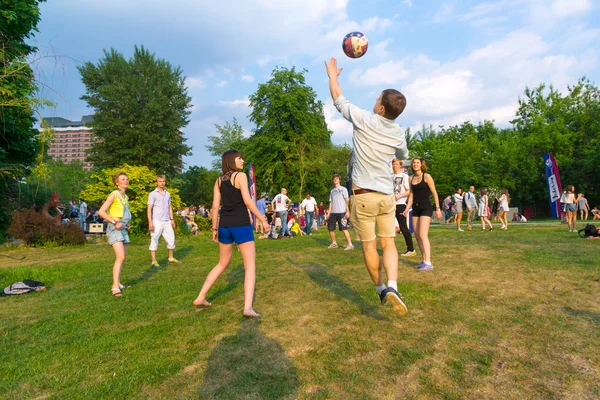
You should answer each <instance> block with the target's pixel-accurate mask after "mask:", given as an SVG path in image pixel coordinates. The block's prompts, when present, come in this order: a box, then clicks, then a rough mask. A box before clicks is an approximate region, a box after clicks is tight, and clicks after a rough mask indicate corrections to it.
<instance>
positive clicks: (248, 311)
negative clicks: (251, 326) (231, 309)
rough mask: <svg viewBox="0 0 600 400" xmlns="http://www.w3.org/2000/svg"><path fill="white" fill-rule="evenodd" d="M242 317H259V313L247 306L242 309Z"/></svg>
mask: <svg viewBox="0 0 600 400" xmlns="http://www.w3.org/2000/svg"><path fill="white" fill-rule="evenodd" d="M244 317H250V318H257V317H260V314H259V313H257V312H256V311H254V310H253V309H251V308H247V309H245V310H244Z"/></svg>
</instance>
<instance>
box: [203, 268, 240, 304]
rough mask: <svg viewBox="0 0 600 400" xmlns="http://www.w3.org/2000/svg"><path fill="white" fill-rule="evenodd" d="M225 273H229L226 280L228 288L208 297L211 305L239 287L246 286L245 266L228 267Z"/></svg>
mask: <svg viewBox="0 0 600 400" xmlns="http://www.w3.org/2000/svg"><path fill="white" fill-rule="evenodd" d="M225 271H226V272H225V273H227V272H228V273H227V278H226V279H227V286H225V287H223V288H221V289H219V290H218V291H217V292H215V293H213V294H212V295H210V296H207V300H208V301H209V302H211V303H212V302H213V300H214V299H216V298H218V297H219V296H223V295H224V294H226V293H229V292H231V291H232V290H233V289H235V288H236V287H237V286H238V285H242V286H244V274H245V270H244V264H239V265H237V266H235V267H232V266H229V267H227V269H226V270H225ZM221 276H222V275H221Z"/></svg>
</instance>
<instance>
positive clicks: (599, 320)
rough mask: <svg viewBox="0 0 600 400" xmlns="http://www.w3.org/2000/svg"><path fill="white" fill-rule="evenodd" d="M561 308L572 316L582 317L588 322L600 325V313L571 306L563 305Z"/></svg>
mask: <svg viewBox="0 0 600 400" xmlns="http://www.w3.org/2000/svg"><path fill="white" fill-rule="evenodd" d="M563 310H564V311H565V312H566V313H567V314H569V315H571V316H573V317H578V318H583V319H585V320H586V321H588V322H591V323H593V324H596V325H600V313H597V312H593V311H588V310H576V309H574V308H571V307H565V308H563Z"/></svg>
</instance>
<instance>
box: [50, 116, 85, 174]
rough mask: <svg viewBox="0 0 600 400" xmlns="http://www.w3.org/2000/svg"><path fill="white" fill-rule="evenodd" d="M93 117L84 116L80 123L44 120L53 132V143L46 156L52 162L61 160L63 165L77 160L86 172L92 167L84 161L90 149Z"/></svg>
mask: <svg viewBox="0 0 600 400" xmlns="http://www.w3.org/2000/svg"><path fill="white" fill-rule="evenodd" d="M92 119H93V115H84V116H83V117H81V121H69V120H68V119H65V118H60V117H56V118H44V122H46V123H47V124H48V126H50V127H51V128H52V129H53V130H54V142H53V143H51V144H50V146H49V147H48V155H49V156H50V157H52V159H53V160H61V161H62V162H64V163H65V164H68V163H71V162H72V161H74V160H79V161H81V163H82V164H83V168H84V169H86V170H89V169H92V167H93V166H94V165H93V164H92V163H90V162H86V161H85V157H86V154H85V151H86V150H87V149H89V148H91V147H92V142H93V141H92V128H90V127H89V126H87V125H89V124H90V122H92Z"/></svg>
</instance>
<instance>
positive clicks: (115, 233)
mask: <svg viewBox="0 0 600 400" xmlns="http://www.w3.org/2000/svg"><path fill="white" fill-rule="evenodd" d="M125 225H126V224H123V228H121V230H118V229H117V228H115V226H114V225H113V224H111V223H110V222H109V223H108V225H106V237H107V238H108V244H110V245H111V246H112V245H113V244H115V243H117V242H123V243H125V244H127V243H129V232H127V229H125Z"/></svg>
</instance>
